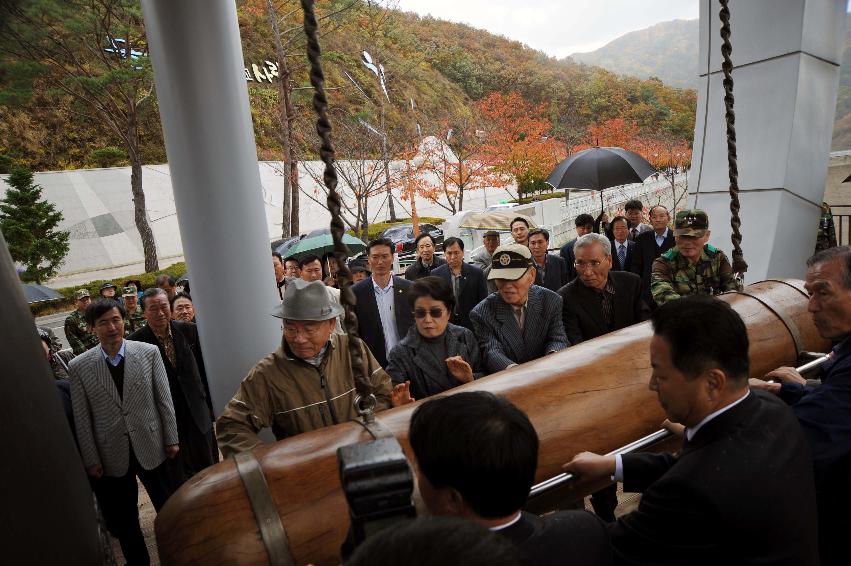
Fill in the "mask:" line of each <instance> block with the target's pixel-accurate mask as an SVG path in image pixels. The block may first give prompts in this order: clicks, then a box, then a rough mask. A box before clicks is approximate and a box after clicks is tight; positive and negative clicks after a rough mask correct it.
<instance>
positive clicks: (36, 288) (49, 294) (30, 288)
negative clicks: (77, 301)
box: [22, 283, 65, 304]
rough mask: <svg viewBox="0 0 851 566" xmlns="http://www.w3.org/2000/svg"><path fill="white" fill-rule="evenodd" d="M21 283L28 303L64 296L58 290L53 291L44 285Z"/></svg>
mask: <svg viewBox="0 0 851 566" xmlns="http://www.w3.org/2000/svg"><path fill="white" fill-rule="evenodd" d="M22 285H23V286H24V295H26V296H27V303H29V304H33V303H41V302H44V301H55V300H56V299H64V298H65V297H64V296H63V295H62V293H60V292H59V291H54V290H53V289H51V288H50V287H45V286H44V285H36V284H34V283H22Z"/></svg>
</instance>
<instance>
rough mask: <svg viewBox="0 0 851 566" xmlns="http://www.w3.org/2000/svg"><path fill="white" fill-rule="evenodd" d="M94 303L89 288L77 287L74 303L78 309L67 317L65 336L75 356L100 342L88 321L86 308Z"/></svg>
mask: <svg viewBox="0 0 851 566" xmlns="http://www.w3.org/2000/svg"><path fill="white" fill-rule="evenodd" d="M90 304H92V297H91V295H89V290H88V289H77V290H76V291H74V305H75V306H76V307H77V310H75V311H74V312H72V313H71V314H69V315H68V317H67V318H66V319H65V338H67V339H68V344H70V346H71V350H73V351H74V355H75V356H79V355H80V354H82V353H83V352H85V351H86V350H88V349H90V348H94V347H95V346H97V345H98V344H99V343H100V342H99V341H98V337H97V336H95V335H94V333H93V332H92V331H91V330H90V329H89V323H87V322H86V316H85V313H86V308H87V307H88V306H89V305H90Z"/></svg>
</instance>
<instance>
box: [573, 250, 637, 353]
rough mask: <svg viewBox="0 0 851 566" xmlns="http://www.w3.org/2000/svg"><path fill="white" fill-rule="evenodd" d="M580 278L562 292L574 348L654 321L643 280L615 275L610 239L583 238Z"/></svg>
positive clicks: (579, 252) (579, 254)
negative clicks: (648, 306) (645, 322)
mask: <svg viewBox="0 0 851 566" xmlns="http://www.w3.org/2000/svg"><path fill="white" fill-rule="evenodd" d="M574 253H575V254H576V264H577V265H579V266H581V268H577V271H578V273H579V275H578V276H577V278H576V279H574V280H573V281H571V282H570V283H568V284H567V285H565V286H564V287H562V288H561V289H559V291H558V293H559V295H561V298H562V304H563V306H562V319H563V321H564V331H565V333H566V334H567V339H568V340H570V343H571V344H578V343H579V342H584V341H585V340H590V339H592V338H597V337H598V336H602V335H603V334H606V333H609V332H613V331H615V330H620V329H621V328H626V327H627V326H632V325H633V324H637V323H639V322H643V321H645V320H647V319H648V318H649V317H650V310H649V309H648V308H647V305H646V304H645V303H644V301H643V300H642V299H641V280H640V279H639V278H638V276H637V275H635V274H634V273H627V272H626V271H611V268H612V253H611V243H610V242H609V239H608V238H606V237H605V236H603V235H600V234H587V235H585V236H582V237H581V238H580V239H579V240H578V241H577V242H576V246H575V247H574Z"/></svg>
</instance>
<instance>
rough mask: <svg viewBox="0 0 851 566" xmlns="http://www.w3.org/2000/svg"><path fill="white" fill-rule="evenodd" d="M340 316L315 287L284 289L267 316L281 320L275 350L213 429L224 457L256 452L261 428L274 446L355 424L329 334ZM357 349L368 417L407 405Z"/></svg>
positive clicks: (346, 377)
mask: <svg viewBox="0 0 851 566" xmlns="http://www.w3.org/2000/svg"><path fill="white" fill-rule="evenodd" d="M342 312H343V308H342V307H341V306H340V305H339V304H335V303H333V302H332V301H331V299H330V298H329V296H328V293H327V291H326V290H325V285H324V284H323V283H322V282H321V281H310V282H308V281H305V280H304V279H293V280H291V281H290V282H289V283H288V284H287V286H286V290H285V291H284V299H283V301H282V302H281V303H280V305H278V306H277V307H275V309H274V310H273V311H272V313H271V314H272V316H276V317H278V318H281V319H283V330H284V332H283V339H282V340H281V346H280V347H279V348H278V349H277V350H276V351H275V352H273V353H271V354H269V355H268V356H266V357H265V358H263V359H262V360H260V362H259V363H258V364H257V365H256V366H254V368H253V369H252V370H251V371H250V372H249V373H248V376H247V377H246V378H245V379H244V380H243V381H242V384H240V386H239V389H238V390H237V392H236V394H235V395H234V396H233V399H231V400H230V401H229V402H228V404H227V405H226V406H225V408H224V411H222V415H221V416H220V417H219V418H218V420H217V421H216V438H217V440H218V443H219V449H220V450H221V451H222V454H223V455H224V456H225V457H227V456H231V455H233V454H235V453H237V452H243V451H246V450H251V449H252V448H254V447H255V446H257V445H259V444H260V443H261V441H260V438H259V437H258V436H257V433H258V432H260V430H261V429H263V428H267V427H271V428H272V432H273V433H274V434H275V438H276V439H278V440H280V439H282V438H287V437H290V436H294V435H296V434H300V433H302V432H308V431H311V430H315V429H318V428H322V427H325V426H331V425H335V424H338V423H342V422H346V421H350V420H353V419H356V418H357V417H358V413H357V411H356V410H355V406H354V400H355V396H356V395H357V394H356V392H355V384H354V379H353V377H352V376H353V375H354V374H355V372H354V370H353V369H352V364H351V358H350V356H349V336H348V335H346V334H336V333H334V332H333V330H334V327H335V326H336V324H337V317H338V316H339V315H340V314H342ZM360 348H361V355H362V359H363V363H364V364H366V375H367V376H368V377H369V380H370V381H371V382H372V386H373V389H374V395H375V397H376V404H375V410H376V411H380V410H383V409H387V408H389V407H390V406H391V405H392V404H396V403H399V404H401V403H403V402H410V397H409V396H405V395H403V394H402V393H401V389H400V393H399V394H395V393H394V392H393V387H392V385H391V382H390V376H389V375H387V373H386V372H385V371H384V370H383V369H381V366H379V365H378V362H377V361H376V360H375V357H373V355H372V353H371V352H370V351H369V349H368V348H367V347H366V345H365V344H364V342H361V343H360ZM399 387H400V388H401V386H399ZM391 395H392V397H393V398H392V400H391Z"/></svg>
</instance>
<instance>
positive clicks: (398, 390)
mask: <svg viewBox="0 0 851 566" xmlns="http://www.w3.org/2000/svg"><path fill="white" fill-rule="evenodd" d="M414 401H415V399H414V398H413V397H411V382H410V381H406V382H405V383H399V384H398V385H396V387H394V388H393V391H391V392H390V403H391V404H392V405H393V406H394V407H400V406H402V405H407V404H408V403H413V402H414Z"/></svg>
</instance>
